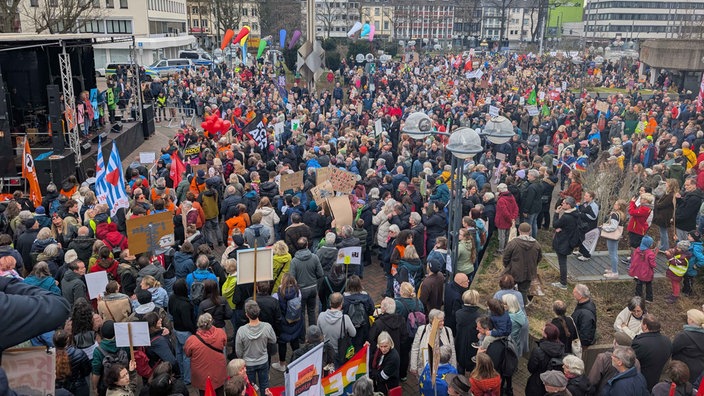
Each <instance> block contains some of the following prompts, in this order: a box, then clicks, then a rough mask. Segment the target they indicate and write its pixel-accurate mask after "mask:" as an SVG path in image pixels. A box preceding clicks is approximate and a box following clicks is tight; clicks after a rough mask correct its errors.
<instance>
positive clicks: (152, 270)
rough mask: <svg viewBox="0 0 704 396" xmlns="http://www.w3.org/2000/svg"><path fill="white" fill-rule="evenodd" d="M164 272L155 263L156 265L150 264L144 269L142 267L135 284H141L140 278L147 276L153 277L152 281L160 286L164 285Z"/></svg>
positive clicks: (158, 264)
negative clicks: (157, 282) (155, 281)
mask: <svg viewBox="0 0 704 396" xmlns="http://www.w3.org/2000/svg"><path fill="white" fill-rule="evenodd" d="M164 272H166V270H165V269H164V267H163V266H162V265H161V264H160V263H157V264H154V263H151V264H149V265H147V266H145V267H142V268H141V269H140V270H139V274H138V277H137V282H138V283H140V282H142V278H144V277H145V276H147V275H149V276H152V277H154V279H156V280H157V281H159V283H160V284H162V285H163V284H164Z"/></svg>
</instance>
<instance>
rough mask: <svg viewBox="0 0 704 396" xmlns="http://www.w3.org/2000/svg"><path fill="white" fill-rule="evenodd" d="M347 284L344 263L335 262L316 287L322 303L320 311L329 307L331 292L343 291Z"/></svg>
mask: <svg viewBox="0 0 704 396" xmlns="http://www.w3.org/2000/svg"><path fill="white" fill-rule="evenodd" d="M346 286H347V275H346V274H345V266H344V264H340V263H335V264H333V265H332V268H330V273H329V274H327V275H325V276H324V277H323V280H322V282H321V283H320V286H319V287H318V297H319V298H320V303H321V304H322V309H321V310H320V312H323V311H325V310H326V309H328V308H330V296H331V295H332V294H333V293H340V294H342V293H344V292H345V287H346Z"/></svg>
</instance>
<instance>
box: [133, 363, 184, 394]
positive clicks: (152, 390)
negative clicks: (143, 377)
mask: <svg viewBox="0 0 704 396" xmlns="http://www.w3.org/2000/svg"><path fill="white" fill-rule="evenodd" d="M176 369H178V367H176ZM189 378H190V375H189ZM188 394H189V393H188V387H187V386H186V384H185V383H184V382H183V381H182V380H181V379H180V378H178V376H177V375H176V373H175V372H174V367H172V366H171V363H169V362H161V363H157V364H156V365H155V366H154V370H153V371H152V376H151V377H150V378H149V381H148V382H147V384H146V386H143V387H142V390H141V391H139V395H140V396H152V395H153V396H156V395H158V396H161V395H188Z"/></svg>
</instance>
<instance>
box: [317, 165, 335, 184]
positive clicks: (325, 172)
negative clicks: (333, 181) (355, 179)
mask: <svg viewBox="0 0 704 396" xmlns="http://www.w3.org/2000/svg"><path fill="white" fill-rule="evenodd" d="M331 173H332V168H330V167H327V166H326V167H324V168H318V169H316V170H315V185H317V186H319V185H321V184H322V183H323V182H324V181H326V180H329V179H330V174H331Z"/></svg>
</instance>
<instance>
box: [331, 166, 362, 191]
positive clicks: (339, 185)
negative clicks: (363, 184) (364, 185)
mask: <svg viewBox="0 0 704 396" xmlns="http://www.w3.org/2000/svg"><path fill="white" fill-rule="evenodd" d="M330 183H331V184H332V189H333V190H335V191H338V192H343V193H345V194H350V193H352V190H354V185H355V184H357V175H355V174H354V173H352V172H347V171H346V170H342V169H340V168H332V174H331V175H330Z"/></svg>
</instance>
